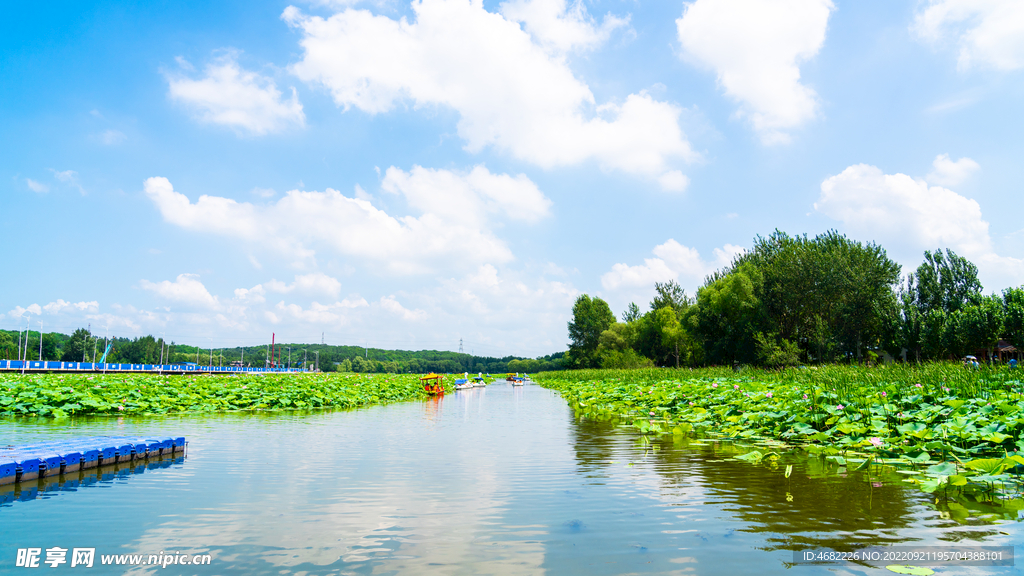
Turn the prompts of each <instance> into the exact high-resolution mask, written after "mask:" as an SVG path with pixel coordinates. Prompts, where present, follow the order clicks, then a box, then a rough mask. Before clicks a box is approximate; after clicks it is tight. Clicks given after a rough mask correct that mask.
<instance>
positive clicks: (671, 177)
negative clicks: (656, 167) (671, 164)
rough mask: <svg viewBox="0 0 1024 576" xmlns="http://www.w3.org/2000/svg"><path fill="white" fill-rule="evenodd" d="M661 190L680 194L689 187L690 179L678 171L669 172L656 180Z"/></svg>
mask: <svg viewBox="0 0 1024 576" xmlns="http://www.w3.org/2000/svg"><path fill="white" fill-rule="evenodd" d="M658 184H661V188H662V190H666V191H668V192H682V191H683V190H686V187H687V186H689V185H690V179H689V178H687V177H686V176H685V175H684V174H683V173H682V172H680V171H679V170H669V171H668V172H665V173H664V174H662V175H661V176H660V177H659V178H658Z"/></svg>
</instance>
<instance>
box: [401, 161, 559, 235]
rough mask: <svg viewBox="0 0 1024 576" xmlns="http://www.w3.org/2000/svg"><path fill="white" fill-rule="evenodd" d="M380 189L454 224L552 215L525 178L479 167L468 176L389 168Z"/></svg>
mask: <svg viewBox="0 0 1024 576" xmlns="http://www.w3.org/2000/svg"><path fill="white" fill-rule="evenodd" d="M381 189H383V190H384V191H386V192H391V193H393V194H399V193H400V194H403V195H404V196H405V198H406V200H407V201H408V202H409V205H410V206H412V207H414V208H416V209H417V210H420V211H422V212H424V213H427V214H436V215H438V216H440V217H443V218H451V219H454V220H463V221H464V220H475V219H483V218H485V217H487V216H488V214H498V215H499V217H501V218H505V217H507V218H510V219H513V220H521V221H524V222H536V221H538V220H540V219H542V218H544V217H546V216H548V215H549V214H550V208H551V200H549V199H548V198H547V197H546V196H544V194H543V193H542V192H541V191H540V189H538V188H537V185H536V184H534V183H533V182H532V181H531V180H530V179H529V178H527V177H526V175H525V174H520V175H518V176H516V177H514V178H513V177H512V176H509V175H508V174H491V172H490V171H488V170H487V168H485V167H483V166H477V167H475V168H473V170H471V171H470V172H468V173H463V172H457V171H451V170H434V169H430V168H423V167H420V166H413V167H412V170H410V171H409V172H405V171H403V170H400V169H398V168H395V167H394V166H392V167H391V168H388V170H387V172H385V175H384V181H383V182H382V183H381Z"/></svg>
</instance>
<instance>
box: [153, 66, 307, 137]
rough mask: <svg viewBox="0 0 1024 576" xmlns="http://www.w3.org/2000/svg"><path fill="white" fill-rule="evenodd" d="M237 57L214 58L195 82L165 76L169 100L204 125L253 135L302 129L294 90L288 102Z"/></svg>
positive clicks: (302, 115) (302, 118) (302, 119)
mask: <svg viewBox="0 0 1024 576" xmlns="http://www.w3.org/2000/svg"><path fill="white" fill-rule="evenodd" d="M237 56H238V53H237V52H235V51H229V52H227V53H226V54H224V55H223V56H220V57H218V58H215V59H214V60H213V61H212V62H211V63H210V64H208V65H207V66H206V69H205V73H206V75H205V76H204V77H203V78H200V79H198V80H195V79H192V78H189V77H187V76H184V75H180V74H179V75H171V74H168V75H167V82H168V84H169V90H170V91H169V95H170V97H171V98H173V99H175V100H178V101H180V102H183V103H184V104H186V105H188V106H189V107H190V108H191V109H192V110H193V111H194V112H195V114H196V117H197V118H199V119H200V120H202V121H203V122H210V123H212V124H220V125H223V126H229V127H231V128H234V129H236V130H240V131H242V132H247V133H249V134H253V135H262V134H267V133H270V132H280V131H282V130H285V129H286V128H289V127H291V126H304V125H305V123H306V115H305V113H303V111H302V104H300V103H299V96H298V93H296V91H295V88H292V96H291V98H290V99H284V98H282V95H281V92H280V90H278V89H277V84H276V83H275V82H274V80H273V79H271V78H268V77H266V76H261V75H260V74H257V73H255V72H250V71H248V70H244V69H242V68H241V67H240V66H239V65H238V62H237V60H236V59H237Z"/></svg>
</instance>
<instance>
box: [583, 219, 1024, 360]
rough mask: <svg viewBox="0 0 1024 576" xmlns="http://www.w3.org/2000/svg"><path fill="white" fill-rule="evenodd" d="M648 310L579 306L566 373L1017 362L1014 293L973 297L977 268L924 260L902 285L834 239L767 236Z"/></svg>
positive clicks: (890, 269) (592, 302)
mask: <svg viewBox="0 0 1024 576" xmlns="http://www.w3.org/2000/svg"><path fill="white" fill-rule="evenodd" d="M655 292H656V295H655V297H654V299H653V300H652V302H651V303H650V309H649V310H648V311H646V312H641V310H640V308H639V306H637V305H636V304H635V303H631V304H630V305H629V306H628V307H627V309H626V310H625V311H624V312H623V313H622V315H621V321H619V320H617V319H616V318H615V315H614V314H613V313H612V311H611V308H610V307H609V306H608V304H607V302H605V301H604V300H602V299H600V298H591V297H590V296H589V295H586V294H584V295H582V296H580V297H579V298H578V299H577V300H576V302H575V304H574V306H573V318H572V320H571V321H570V322H569V326H568V328H569V339H570V343H569V351H568V353H567V359H566V364H567V365H568V366H569V367H574V368H592V367H607V368H628V367H640V366H648V365H661V366H700V365H732V364H736V363H740V364H758V365H764V366H785V365H793V364H798V363H826V362H862V361H877V360H878V358H879V357H880V356H882V357H884V356H886V355H888V356H889V357H892V358H899V359H901V360H912V361H924V360H940V359H950V358H962V357H963V356H965V355H969V354H975V353H983V354H985V356H986V357H992V356H993V355H994V353H995V348H996V345H997V343H998V342H999V341H1000V340H1006V341H1007V342H1009V343H1010V344H1012V345H1013V346H1015V347H1016V348H1017V350H1024V286H1021V287H1019V288H1008V289H1006V290H1004V291H1003V292H1002V294H990V295H987V296H986V295H984V294H983V292H982V285H981V282H980V281H979V280H978V268H977V266H975V265H974V264H973V263H971V262H970V261H969V260H967V259H966V258H964V257H961V256H958V255H957V254H956V253H954V252H953V251H951V250H948V249H947V250H945V251H942V250H936V251H934V252H932V251H926V252H925V253H924V261H923V262H922V263H921V265H920V266H918V267H917V269H916V270H914V271H913V272H910V273H909V274H907V275H906V276H903V275H902V274H901V267H900V265H899V264H897V263H895V262H893V261H892V260H891V259H890V258H889V257H888V256H887V254H886V251H885V250H884V249H883V248H882V247H881V246H879V245H877V244H875V243H870V242H869V243H861V242H857V241H854V240H851V239H849V238H847V237H846V236H845V235H842V234H839V233H838V232H836V231H829V232H826V233H824V234H821V235H818V236H816V237H814V238H808V237H807V235H803V236H790V235H788V234H786V233H784V232H781V231H778V230H776V231H775V232H774V233H773V234H771V235H770V236H768V237H767V238H765V237H761V236H758V237H757V238H755V240H754V244H753V247H752V249H751V250H750V251H748V252H745V253H744V254H742V255H740V256H737V257H736V258H734V259H733V261H732V263H731V264H730V265H729V266H726V267H725V268H723V269H721V270H718V271H716V272H714V273H713V274H711V275H710V276H709V277H707V278H706V279H705V281H704V283H703V285H702V286H701V287H700V288H699V289H698V290H697V294H696V296H695V297H690V296H688V295H687V294H686V292H685V291H684V290H683V289H682V288H681V287H680V286H679V284H678V283H677V282H675V281H669V282H665V283H656V284H655Z"/></svg>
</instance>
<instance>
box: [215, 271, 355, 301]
mask: <svg viewBox="0 0 1024 576" xmlns="http://www.w3.org/2000/svg"><path fill="white" fill-rule="evenodd" d="M266 289H267V290H270V291H271V292H277V293H279V294H287V293H289V292H292V291H295V292H298V293H300V294H326V295H328V296H337V295H338V294H339V293H340V292H341V282H338V280H337V279H335V278H332V277H330V276H328V275H326V274H324V273H323V272H313V273H312V274H303V275H300V276H296V277H295V281H294V282H292V283H291V284H285V283H284V282H281V281H280V280H271V281H269V282H267V285H266ZM235 292H236V293H237V292H238V291H237V290H236V291H235Z"/></svg>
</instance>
